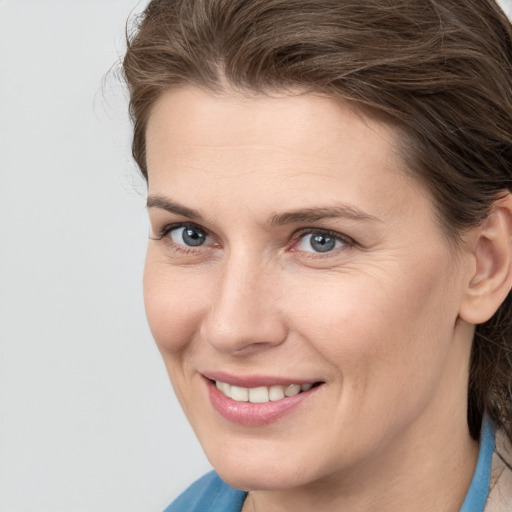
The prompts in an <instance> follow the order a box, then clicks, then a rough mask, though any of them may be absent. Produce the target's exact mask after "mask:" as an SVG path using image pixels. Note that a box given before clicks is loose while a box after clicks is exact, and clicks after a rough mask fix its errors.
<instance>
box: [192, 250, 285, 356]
mask: <svg viewBox="0 0 512 512" xmlns="http://www.w3.org/2000/svg"><path fill="white" fill-rule="evenodd" d="M277 281H278V279H277V276H276V272H275V271H272V269H270V268H268V267H267V268H265V266H264V265H262V264H261V263H260V264H258V263H257V262H254V261H250V260H249V258H244V257H243V256H242V257H232V258H230V259H229V260H228V261H227V262H226V263H225V265H224V267H223V269H222V272H220V273H219V275H218V278H217V280H216V290H214V292H213V293H212V295H214V298H213V300H212V303H211V306H210V308H209V311H208V313H207V314H206V315H205V319H204V322H203V324H202V326H201V335H202V339H204V340H206V342H207V343H209V344H210V345H211V346H213V347H214V348H215V349H216V350H217V351H219V352H222V353H230V354H242V353H244V354H245V353H248V352H252V351H254V350H256V351H257V350H264V349H265V348H269V347H271V346H276V345H279V344H281V343H282V342H283V341H284V340H285V339H286V337H287V333H288V327H287V323H286V321H285V318H284V315H283V314H282V312H281V308H280V302H281V301H280V300H279V296H280V295H281V293H282V290H281V289H280V287H279V285H278V282H277Z"/></svg>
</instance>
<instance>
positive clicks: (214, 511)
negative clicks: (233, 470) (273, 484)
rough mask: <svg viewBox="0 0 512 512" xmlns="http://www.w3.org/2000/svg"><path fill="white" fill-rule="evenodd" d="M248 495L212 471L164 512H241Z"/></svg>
mask: <svg viewBox="0 0 512 512" xmlns="http://www.w3.org/2000/svg"><path fill="white" fill-rule="evenodd" d="M246 495H247V493H245V492H244V491H239V490H238V489H234V488H233V487H230V486H229V485H228V484H226V483H225V482H224V481H222V480H221V478H220V477H219V475H217V473H215V471H211V472H210V473H207V474H206V475H204V476H203V477H202V478H200V479H199V480H197V481H195V482H194V483H193V484H192V485H191V486H190V487H189V488H188V489H187V490H186V491H185V492H183V493H182V494H181V495H180V496H178V498H176V500H175V501H173V502H172V503H171V504H170V505H169V506H168V507H167V508H166V509H165V510H164V512H240V510H241V508H242V504H243V502H244V500H245V497H246Z"/></svg>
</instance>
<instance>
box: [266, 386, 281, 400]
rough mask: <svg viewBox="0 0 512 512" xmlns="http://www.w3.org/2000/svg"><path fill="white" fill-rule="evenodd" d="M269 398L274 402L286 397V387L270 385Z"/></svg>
mask: <svg viewBox="0 0 512 512" xmlns="http://www.w3.org/2000/svg"><path fill="white" fill-rule="evenodd" d="M268 398H269V399H270V400H271V401H272V402H277V401H278V400H281V398H284V387H283V386H270V388H269V390H268Z"/></svg>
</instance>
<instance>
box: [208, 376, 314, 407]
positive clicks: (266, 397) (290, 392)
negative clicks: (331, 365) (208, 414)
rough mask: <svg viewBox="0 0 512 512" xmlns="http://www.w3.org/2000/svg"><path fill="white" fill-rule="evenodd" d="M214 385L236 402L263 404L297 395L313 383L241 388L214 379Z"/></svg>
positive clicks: (309, 387) (308, 388)
mask: <svg viewBox="0 0 512 512" xmlns="http://www.w3.org/2000/svg"><path fill="white" fill-rule="evenodd" d="M215 386H216V387H217V389H218V390H219V391H221V392H222V393H223V394H224V395H226V396H227V397H228V398H231V399H233V400H235V401H237V402H251V403H253V404H264V403H267V402H269V401H270V402H277V401H278V400H282V399H283V398H285V397H287V396H295V395H298V394H299V393H300V392H301V391H309V390H310V389H311V388H312V387H313V384H310V383H307V384H290V385H289V386H286V387H285V386H280V385H277V384H276V385H274V386H270V387H266V386H259V387H257V388H243V387H241V386H230V385H229V384H227V383H226V382H220V381H215Z"/></svg>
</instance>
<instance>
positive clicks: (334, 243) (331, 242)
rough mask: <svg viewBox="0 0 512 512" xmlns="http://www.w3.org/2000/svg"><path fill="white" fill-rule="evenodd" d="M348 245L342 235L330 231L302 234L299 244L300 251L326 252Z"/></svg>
mask: <svg viewBox="0 0 512 512" xmlns="http://www.w3.org/2000/svg"><path fill="white" fill-rule="evenodd" d="M345 245H347V242H346V241H344V240H343V239H342V238H341V237H340V236H336V235H335V234H333V233H330V232H328V231H314V232H312V233H306V234H305V235H302V236H301V237H300V239H299V243H298V244H297V249H298V250H299V251H305V252H319V253H325V252H330V251H333V250H334V249H339V248H341V247H343V246H345Z"/></svg>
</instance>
